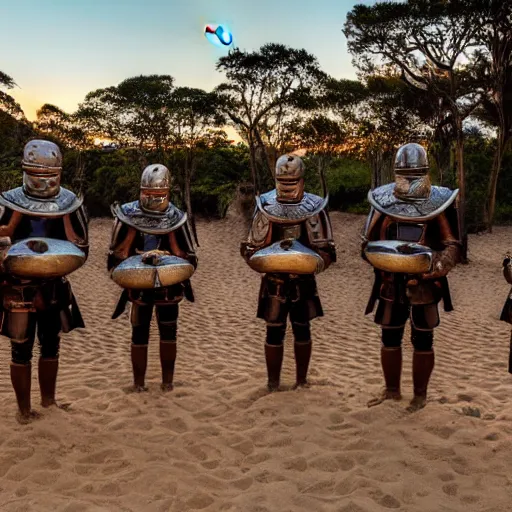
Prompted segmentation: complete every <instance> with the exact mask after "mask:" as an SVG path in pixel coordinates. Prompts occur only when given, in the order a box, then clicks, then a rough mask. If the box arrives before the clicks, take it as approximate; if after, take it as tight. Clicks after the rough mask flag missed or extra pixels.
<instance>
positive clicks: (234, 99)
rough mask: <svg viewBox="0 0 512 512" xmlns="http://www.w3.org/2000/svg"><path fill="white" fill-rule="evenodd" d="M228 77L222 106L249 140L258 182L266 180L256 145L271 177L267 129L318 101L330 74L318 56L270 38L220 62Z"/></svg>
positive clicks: (221, 90)
mask: <svg viewBox="0 0 512 512" xmlns="http://www.w3.org/2000/svg"><path fill="white" fill-rule="evenodd" d="M217 70H219V71H222V72H224V73H225V75H226V82H224V83H223V84H221V85H220V86H218V87H217V88H216V91H215V92H216V93H217V94H218V96H219V98H220V100H221V105H222V108H223V111H224V112H225V113H226V115H227V116H228V118H229V119H230V121H231V123H232V124H233V126H234V127H235V128H236V129H237V130H238V131H239V133H240V135H241V136H242V138H243V139H244V140H246V141H247V143H248V146H249V152H250V164H251V174H252V179H253V182H254V185H255V187H257V188H259V184H260V181H261V176H260V173H258V170H257V148H261V149H262V150H263V153H264V155H265V158H264V160H263V167H264V168H266V170H267V177H268V176H271V175H272V174H273V167H274V165H273V162H271V161H270V158H269V157H268V153H267V152H266V151H265V149H266V148H265V144H264V142H263V136H262V130H263V124H264V125H265V127H266V129H267V130H274V129H276V127H278V126H279V125H280V124H281V122H282V120H283V118H284V116H286V115H287V114H288V113H289V112H290V110H291V109H293V108H299V109H311V108H313V107H314V106H316V101H317V90H318V86H319V85H320V84H321V83H322V81H323V80H324V79H325V74H324V73H323V72H322V71H321V70H320V67H319V64H318V61H317V60H316V58H315V57H314V56H313V55H311V54H309V53H308V52H306V50H303V49H302V50H298V49H294V48H289V47H287V46H285V45H282V44H274V43H270V44H266V45H264V46H262V47H261V48H260V49H259V50H257V51H255V52H246V51H241V50H239V49H235V50H231V51H230V52H229V54H228V55H227V56H225V57H221V58H220V59H219V61H218V62H217Z"/></svg>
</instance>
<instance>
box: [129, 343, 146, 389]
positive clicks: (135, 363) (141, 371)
mask: <svg viewBox="0 0 512 512" xmlns="http://www.w3.org/2000/svg"><path fill="white" fill-rule="evenodd" d="M131 354H132V368H133V391H136V392H138V393H140V392H141V391H147V390H148V388H147V387H146V386H145V385H144V383H145V378H146V368H147V365H148V345H133V344H132V350H131Z"/></svg>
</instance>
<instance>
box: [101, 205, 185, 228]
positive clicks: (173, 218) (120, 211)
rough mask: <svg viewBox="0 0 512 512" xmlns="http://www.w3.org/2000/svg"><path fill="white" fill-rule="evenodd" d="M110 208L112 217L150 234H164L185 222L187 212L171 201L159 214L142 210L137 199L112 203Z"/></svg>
mask: <svg viewBox="0 0 512 512" xmlns="http://www.w3.org/2000/svg"><path fill="white" fill-rule="evenodd" d="M111 210H112V214H113V215H114V217H115V218H117V219H119V220H120V221H121V222H123V223H124V224H127V225H128V226H131V227H133V228H135V229H137V230H139V231H142V232H143V233H149V234H152V235H165V234H167V233H170V232H171V231H174V230H175V229H178V228H179V227H181V226H183V225H184V224H185V223H186V222H187V214H186V213H184V212H182V211H181V210H179V209H178V208H176V207H175V206H174V205H173V204H172V203H170V204H169V208H167V211H166V212H164V213H163V214H161V215H155V214H150V213H146V212H144V211H142V209H141V208H140V205H139V201H133V202H131V203H125V204H123V205H120V204H119V203H114V204H113V205H112V207H111Z"/></svg>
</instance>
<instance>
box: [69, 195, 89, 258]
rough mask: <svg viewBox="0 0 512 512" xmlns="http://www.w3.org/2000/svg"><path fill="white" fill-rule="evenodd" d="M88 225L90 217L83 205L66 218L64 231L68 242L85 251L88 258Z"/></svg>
mask: <svg viewBox="0 0 512 512" xmlns="http://www.w3.org/2000/svg"><path fill="white" fill-rule="evenodd" d="M88 224H89V216H88V215H87V211H86V210H85V207H84V206H83V205H82V206H80V208H78V209H77V210H75V211H74V212H73V213H70V214H67V215H65V216H64V230H65V233H66V238H67V240H68V241H70V242H71V243H73V244H75V245H76V246H77V247H78V248H79V249H80V250H81V251H83V252H84V253H85V256H86V258H87V257H88V255H89V232H88Z"/></svg>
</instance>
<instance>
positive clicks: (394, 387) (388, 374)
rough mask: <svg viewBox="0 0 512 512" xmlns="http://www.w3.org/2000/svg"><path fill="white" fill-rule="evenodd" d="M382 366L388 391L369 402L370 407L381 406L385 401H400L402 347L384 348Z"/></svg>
mask: <svg viewBox="0 0 512 512" xmlns="http://www.w3.org/2000/svg"><path fill="white" fill-rule="evenodd" d="M380 364H381V366H382V372H383V373H384V381H385V383H386V389H385V390H384V391H383V392H382V393H381V394H380V396H378V397H375V398H373V399H372V400H370V401H369V402H368V407H373V406H375V405H379V404H381V403H382V402H384V401H385V400H400V399H401V398H402V395H401V394H400V379H401V376H402V347H384V346H382V347H381V349H380Z"/></svg>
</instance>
